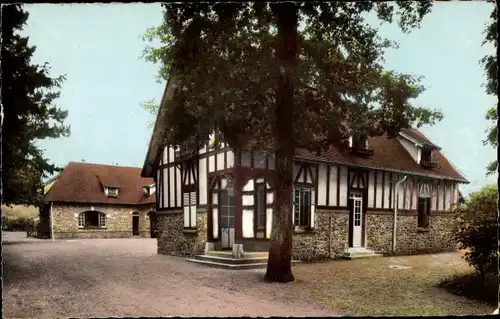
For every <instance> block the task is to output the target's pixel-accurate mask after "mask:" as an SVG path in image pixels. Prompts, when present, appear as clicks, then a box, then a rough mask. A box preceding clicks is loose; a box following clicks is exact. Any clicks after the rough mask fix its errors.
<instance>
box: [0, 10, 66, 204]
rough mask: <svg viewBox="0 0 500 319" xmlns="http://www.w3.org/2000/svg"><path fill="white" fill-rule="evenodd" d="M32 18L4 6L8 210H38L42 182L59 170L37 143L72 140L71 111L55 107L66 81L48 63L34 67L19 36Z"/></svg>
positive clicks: (30, 51)
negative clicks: (27, 206) (67, 123)
mask: <svg viewBox="0 0 500 319" xmlns="http://www.w3.org/2000/svg"><path fill="white" fill-rule="evenodd" d="M27 19H28V13H27V12H25V11H23V10H22V8H21V6H20V5H5V6H2V22H1V23H2V62H1V63H2V64H1V65H2V102H3V114H2V116H3V117H2V152H3V153H2V192H3V194H2V195H3V202H4V203H5V204H10V203H16V204H35V205H36V204H38V202H39V200H40V196H41V194H40V192H39V190H40V189H41V188H42V178H44V177H47V176H49V175H51V174H53V173H54V172H57V171H58V168H57V167H55V166H54V165H52V164H50V163H49V161H48V159H46V158H44V156H43V150H41V149H40V148H38V147H37V145H36V142H37V141H39V140H42V139H45V138H58V137H61V136H68V135H69V132H70V131H69V127H68V126H64V124H63V121H64V119H65V118H66V117H67V111H62V110H61V109H60V108H57V107H56V106H55V105H54V100H55V99H57V98H58V97H59V92H57V91H54V89H58V88H60V87H61V84H62V83H63V81H64V80H65V77H64V76H59V77H56V78H51V77H49V75H48V72H49V66H48V64H47V63H45V64H43V65H37V64H32V63H31V58H32V56H33V53H34V52H35V49H36V48H35V47H34V46H29V45H28V38H27V37H22V36H20V34H19V32H20V31H21V30H22V28H23V26H24V25H25V24H26V21H27Z"/></svg>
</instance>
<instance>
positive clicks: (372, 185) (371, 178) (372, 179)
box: [367, 171, 375, 208]
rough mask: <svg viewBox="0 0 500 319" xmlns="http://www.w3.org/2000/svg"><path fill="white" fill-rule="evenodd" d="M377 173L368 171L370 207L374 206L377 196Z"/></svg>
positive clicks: (368, 203)
mask: <svg viewBox="0 0 500 319" xmlns="http://www.w3.org/2000/svg"><path fill="white" fill-rule="evenodd" d="M374 190H375V174H374V171H369V173H368V202H367V205H368V208H373V201H374V196H375V191H374Z"/></svg>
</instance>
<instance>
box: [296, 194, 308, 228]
mask: <svg viewBox="0 0 500 319" xmlns="http://www.w3.org/2000/svg"><path fill="white" fill-rule="evenodd" d="M311 199H312V196H311V189H309V188H295V189H294V196H293V209H294V221H293V224H294V226H298V227H309V226H310V225H311Z"/></svg>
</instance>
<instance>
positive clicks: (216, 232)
mask: <svg viewBox="0 0 500 319" xmlns="http://www.w3.org/2000/svg"><path fill="white" fill-rule="evenodd" d="M218 220H219V210H218V209H217V207H216V206H214V207H213V208H212V221H213V224H212V225H213V226H214V227H212V235H213V236H214V238H219V222H218Z"/></svg>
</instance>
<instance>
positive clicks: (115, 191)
mask: <svg viewBox="0 0 500 319" xmlns="http://www.w3.org/2000/svg"><path fill="white" fill-rule="evenodd" d="M107 189H108V197H118V188H116V187H108V188H107Z"/></svg>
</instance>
